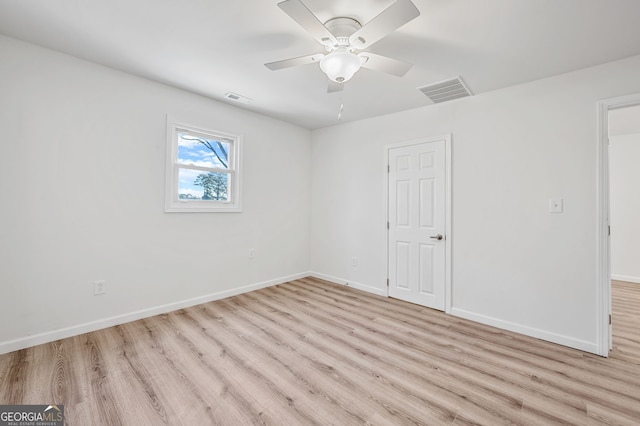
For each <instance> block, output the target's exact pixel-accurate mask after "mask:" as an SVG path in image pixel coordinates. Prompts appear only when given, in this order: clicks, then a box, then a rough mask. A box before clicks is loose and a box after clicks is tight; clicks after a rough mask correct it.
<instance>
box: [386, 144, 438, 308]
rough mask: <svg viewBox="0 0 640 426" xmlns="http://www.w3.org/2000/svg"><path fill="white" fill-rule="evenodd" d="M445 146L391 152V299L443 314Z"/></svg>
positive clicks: (389, 200)
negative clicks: (440, 311) (426, 307)
mask: <svg viewBox="0 0 640 426" xmlns="http://www.w3.org/2000/svg"><path fill="white" fill-rule="evenodd" d="M445 155H446V145H445V140H438V141H434V142H424V143H418V144H415V145H408V146H402V147H397V148H391V149H389V169H388V170H389V184H388V185H389V187H388V194H389V197H388V202H389V204H388V209H389V212H388V217H389V296H391V297H395V298H398V299H403V300H406V301H408V302H413V303H417V304H420V305H423V306H428V307H430V308H434V309H439V310H444V307H445V271H446V253H447V251H446V235H445V230H446V229H447V228H446V223H445V221H446V201H447V195H446V176H447V173H446V164H447V163H446V158H445Z"/></svg>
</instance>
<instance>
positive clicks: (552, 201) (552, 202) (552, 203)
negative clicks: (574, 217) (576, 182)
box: [549, 198, 563, 213]
mask: <svg viewBox="0 0 640 426" xmlns="http://www.w3.org/2000/svg"><path fill="white" fill-rule="evenodd" d="M562 204H563V200H562V198H549V213H562V208H563V206H562Z"/></svg>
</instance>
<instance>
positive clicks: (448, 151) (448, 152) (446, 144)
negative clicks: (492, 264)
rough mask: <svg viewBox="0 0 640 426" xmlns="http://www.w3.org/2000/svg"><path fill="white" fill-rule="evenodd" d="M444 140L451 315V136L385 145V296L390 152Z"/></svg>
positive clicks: (448, 306)
mask: <svg viewBox="0 0 640 426" xmlns="http://www.w3.org/2000/svg"><path fill="white" fill-rule="evenodd" d="M442 140H444V147H445V148H444V151H445V162H444V165H445V169H446V170H445V192H446V194H445V197H446V201H445V221H446V224H445V240H444V244H445V249H444V253H445V270H444V311H445V312H446V313H448V314H450V313H451V296H452V284H451V282H452V280H451V276H452V259H451V255H452V253H453V251H452V245H453V244H452V242H453V233H452V228H453V227H452V223H451V222H452V219H453V215H452V208H451V206H452V203H451V193H452V181H451V177H452V163H453V162H452V158H451V134H450V133H448V134H445V135H441V136H435V137H428V138H420V139H412V140H407V141H403V142H398V143H393V144H389V145H385V147H384V168H383V170H384V179H383V181H384V217H385V220H386V224H385V226H386V227H387V232H386V238H385V241H386V247H385V252H386V262H387V277H386V279H387V287H386V291H385V295H386V296H387V297H389V171H390V169H389V151H390V150H391V149H394V148H402V147H407V146H411V145H419V144H422V143H429V142H438V141H442Z"/></svg>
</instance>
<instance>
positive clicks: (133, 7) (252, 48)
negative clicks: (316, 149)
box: [0, 0, 640, 129]
mask: <svg viewBox="0 0 640 426" xmlns="http://www.w3.org/2000/svg"><path fill="white" fill-rule="evenodd" d="M279 1H280V0H234V1H222V0H0V33H2V34H5V35H8V36H11V37H15V38H18V39H21V40H25V41H28V42H31V43H34V44H38V45H41V46H45V47H48V48H51V49H55V50H59V51H62V52H65V53H68V54H71V55H73V56H77V57H79V58H84V59H87V60H89V61H93V62H97V63H100V64H104V65H107V66H109V67H112V68H115V69H119V70H122V71H125V72H128V73H132V74H136V75H139V76H143V77H146V78H149V79H152V80H156V81H160V82H163V83H166V84H169V85H172V86H175V87H179V88H182V89H185V90H189V91H191V92H194V93H198V94H201V95H204V96H207V97H210V98H213V99H217V100H223V101H225V102H230V103H231V102H232V101H229V100H227V99H225V98H224V95H225V93H227V92H235V93H238V94H240V95H243V96H246V97H248V98H251V99H253V102H252V103H251V104H249V105H242V104H237V103H234V105H237V106H240V107H243V108H247V109H250V110H253V111H256V112H259V113H262V114H266V115H269V116H272V117H277V118H280V119H282V120H285V121H289V122H291V123H295V124H298V125H300V126H303V127H306V128H309V129H315V128H319V127H324V126H328V125H333V124H337V123H339V122H338V120H337V114H338V108H339V105H340V96H341V95H340V93H332V94H328V93H327V92H326V89H327V81H326V77H325V76H324V74H323V73H322V72H321V71H320V69H319V67H318V66H317V65H315V64H312V65H305V66H302V67H297V68H291V69H284V70H279V71H270V70H269V69H267V68H266V67H265V66H264V65H263V64H264V63H266V62H272V61H276V60H280V59H287V58H291V57H296V56H302V55H306V54H310V53H315V52H319V51H321V48H320V46H319V44H317V43H316V42H315V41H314V40H313V38H312V37H311V36H309V35H308V34H307V33H306V32H305V31H304V30H303V29H302V28H301V27H300V26H299V25H298V24H297V23H296V22H294V21H293V20H292V19H291V18H289V16H287V15H286V14H285V13H284V12H283V11H282V10H280V8H278V7H277V3H278V2H279ZM413 1H414V3H415V4H416V6H417V7H418V9H419V10H420V12H421V15H420V16H419V17H418V18H416V19H415V20H413V21H411V22H409V23H408V24H406V25H405V26H403V27H401V28H400V29H398V30H397V31H395V32H394V33H392V34H390V35H389V36H388V37H386V38H384V39H382V40H381V41H379V42H378V43H376V44H374V45H373V46H372V47H371V48H370V49H369V50H370V51H372V52H374V53H379V54H382V55H386V56H390V57H393V58H396V59H400V60H403V61H406V62H411V63H413V64H414V66H413V68H412V69H411V70H410V71H409V72H408V73H407V75H405V76H404V77H402V78H398V77H394V76H390V75H385V74H381V73H377V72H374V71H371V70H367V69H362V70H360V71H359V72H358V73H357V74H356V75H355V76H354V77H353V79H352V80H350V81H349V82H347V83H346V84H345V89H344V92H343V94H342V96H343V100H344V112H343V114H342V121H341V122H347V121H352V120H358V119H363V118H368V117H374V116H378V115H382V114H387V113H391V112H396V111H402V110H406V109H410V108H415V107H419V106H423V105H429V104H430V103H431V101H429V100H428V99H427V98H426V97H425V96H424V95H423V94H422V93H420V92H419V91H418V90H416V88H417V87H419V86H423V85H426V84H430V83H435V82H438V81H441V80H445V79H448V78H451V77H455V76H458V75H460V76H462V78H463V79H464V81H465V82H466V83H467V85H468V86H469V88H470V89H471V91H472V92H474V93H475V94H480V93H483V92H487V91H490V90H495V89H499V88H502V87H506V86H510V85H514V84H519V83H523V82H527V81H531V80H536V79H539V78H544V77H548V76H551V75H555V74H561V73H564V72H569V71H573V70H577V69H580V68H585V67H588V66H592V65H596V64H600V63H604V62H609V61H612V60H617V59H622V58H625V57H629V56H633V55H638V54H640V24H638V22H640V1H639V0H413ZM303 2H304V3H305V4H306V5H307V7H308V8H309V9H310V10H311V11H312V12H314V13H315V14H316V15H317V16H318V18H319V19H320V20H321V21H326V20H328V19H330V18H333V17H336V16H349V17H352V18H355V19H357V20H358V21H360V22H361V23H363V24H364V23H366V22H368V21H369V20H370V19H371V18H373V17H374V16H375V15H377V14H378V13H380V12H381V11H382V10H383V9H385V8H386V7H388V6H389V5H390V4H391V3H392V2H393V1H392V0H349V1H347V0H342V1H339V0H303ZM1 61H2V56H1V54H0V62H1ZM454 102H458V101H454Z"/></svg>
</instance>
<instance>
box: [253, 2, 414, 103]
mask: <svg viewBox="0 0 640 426" xmlns="http://www.w3.org/2000/svg"><path fill="white" fill-rule="evenodd" d="M278 7H280V9H282V10H283V11H284V12H285V13H286V14H287V15H289V16H290V17H291V18H292V19H293V20H294V21H296V22H297V23H298V24H299V25H300V26H301V27H302V28H304V29H305V30H307V31H308V32H309V33H310V34H311V36H312V37H313V38H315V39H316V40H317V41H318V42H319V43H320V44H321V45H323V46H324V49H325V51H326V52H327V53H323V52H319V53H314V54H311V55H306V56H301V57H298V58H291V59H285V60H282V61H276V62H270V63H267V64H265V66H266V67H267V68H269V69H270V70H274V71H275V70H279V69H283V68H289V67H295V66H298V65H306V64H313V63H319V64H320V68H321V69H322V71H323V72H324V73H325V74H326V75H327V77H329V80H330V81H329V83H330V85H329V91H330V92H333V91H338V90H341V89H342V84H343V83H344V82H345V81H347V80H349V79H350V78H351V77H353V75H354V74H355V73H356V72H357V71H358V70H359V69H360V68H361V67H364V68H368V69H371V70H374V71H381V72H384V73H387V74H392V75H396V76H398V77H402V76H403V75H405V74H406V73H407V71H409V69H410V68H411V66H412V64H409V63H407V62H402V61H399V60H397V59H392V58H389V57H386V56H382V55H377V54H375V53H371V52H367V51H365V49H367V48H368V47H369V46H371V45H372V44H374V43H375V42H377V41H379V40H380V39H382V38H383V37H386V36H387V35H388V34H389V33H391V32H393V31H394V30H396V29H398V28H400V27H401V26H403V25H404V24H406V23H407V22H409V21H411V20H412V19H414V18H416V17H418V16H419V15H420V11H419V10H418V8H417V7H416V6H415V5H414V4H413V3H412V2H411V0H396V2H395V3H393V4H392V5H391V6H389V7H388V8H386V9H385V10H383V11H382V12H381V13H380V14H379V15H378V16H376V17H375V18H373V19H372V20H371V21H369V22H368V23H366V24H365V25H361V24H360V22H358V21H357V20H355V19H353V18H348V17H338V18H332V19H329V20H328V21H326V22H325V23H322V22H321V21H320V20H319V19H318V18H317V17H316V16H315V15H314V14H313V13H312V12H311V11H310V10H309V9H308V8H307V7H306V6H305V5H304V4H303V3H302V1H300V0H285V1H283V2H281V3H278Z"/></svg>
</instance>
